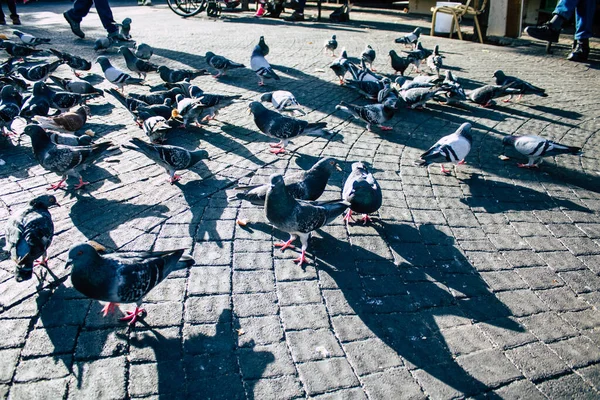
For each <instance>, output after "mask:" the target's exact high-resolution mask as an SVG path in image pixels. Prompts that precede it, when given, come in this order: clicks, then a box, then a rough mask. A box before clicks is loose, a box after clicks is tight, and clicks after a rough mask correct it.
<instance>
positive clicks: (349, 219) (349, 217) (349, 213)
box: [344, 209, 354, 222]
mask: <svg viewBox="0 0 600 400" xmlns="http://www.w3.org/2000/svg"><path fill="white" fill-rule="evenodd" d="M344 221H346V222H354V218H352V210H350V209H348V211H347V212H346V215H344Z"/></svg>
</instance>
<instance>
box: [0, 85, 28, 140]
mask: <svg viewBox="0 0 600 400" xmlns="http://www.w3.org/2000/svg"><path fill="white" fill-rule="evenodd" d="M22 101H23V97H22V96H21V94H20V93H19V92H18V91H17V89H15V87H14V86H10V85H8V86H4V87H3V88H2V90H0V125H1V126H2V131H3V132H4V131H5V130H6V129H7V126H9V125H10V124H11V123H12V121H13V120H14V119H15V118H16V117H17V116H18V115H19V114H20V112H21V105H22ZM8 130H10V128H8Z"/></svg>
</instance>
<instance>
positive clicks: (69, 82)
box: [49, 75, 104, 97]
mask: <svg viewBox="0 0 600 400" xmlns="http://www.w3.org/2000/svg"><path fill="white" fill-rule="evenodd" d="M49 78H50V80H51V81H52V82H54V83H55V84H56V85H58V86H59V87H60V88H61V89H62V90H64V91H66V92H71V93H78V94H98V95H100V96H102V97H104V91H103V90H102V89H98V88H96V87H94V85H92V84H91V83H89V82H88V81H84V80H81V79H70V78H59V77H57V76H54V75H50V76H49Z"/></svg>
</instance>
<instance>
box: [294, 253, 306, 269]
mask: <svg viewBox="0 0 600 400" xmlns="http://www.w3.org/2000/svg"><path fill="white" fill-rule="evenodd" d="M305 254H306V251H304V250H302V253H301V254H300V257H298V258H296V259H295V260H294V262H295V263H298V266H299V267H301V266H302V264H304V263H305V262H307V261H306V257H305Z"/></svg>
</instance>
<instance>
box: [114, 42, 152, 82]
mask: <svg viewBox="0 0 600 400" xmlns="http://www.w3.org/2000/svg"><path fill="white" fill-rule="evenodd" d="M119 53H121V54H123V57H124V58H125V63H126V64H127V68H129V70H130V71H133V72H135V73H136V74H138V77H140V78H142V79H146V74H147V73H148V72H156V70H157V69H158V65H156V64H152V63H151V62H148V61H145V60H142V59H140V58H137V57H136V56H134V55H133V53H132V52H131V49H130V48H128V47H125V46H121V47H119Z"/></svg>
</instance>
